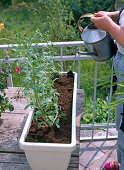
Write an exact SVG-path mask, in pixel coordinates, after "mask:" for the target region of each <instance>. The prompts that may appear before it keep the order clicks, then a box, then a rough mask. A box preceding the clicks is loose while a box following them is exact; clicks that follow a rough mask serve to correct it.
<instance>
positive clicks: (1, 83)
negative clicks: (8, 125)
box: [0, 61, 14, 115]
mask: <svg viewBox="0 0 124 170" xmlns="http://www.w3.org/2000/svg"><path fill="white" fill-rule="evenodd" d="M8 76H9V65H8V64H7V63H5V62H4V61H3V62H2V64H0V115H1V113H3V112H4V111H5V110H7V109H8V110H10V111H13V109H14V107H13V106H12V105H11V103H10V102H9V100H8V98H7V97H6V93H5V89H6V88H7V78H8Z"/></svg>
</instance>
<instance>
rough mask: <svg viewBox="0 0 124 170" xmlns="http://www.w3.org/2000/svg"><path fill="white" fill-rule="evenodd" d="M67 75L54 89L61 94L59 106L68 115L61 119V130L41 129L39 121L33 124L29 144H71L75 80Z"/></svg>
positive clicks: (58, 80)
mask: <svg viewBox="0 0 124 170" xmlns="http://www.w3.org/2000/svg"><path fill="white" fill-rule="evenodd" d="M70 76H71V75H70V74H67V76H66V75H64V76H62V77H60V78H59V79H57V80H56V81H55V83H54V88H55V89H56V90H57V91H58V93H59V94H60V96H59V101H58V105H59V106H61V113H66V114H67V116H65V117H61V118H60V123H59V125H60V128H57V127H56V126H52V127H47V128H46V127H40V128H38V121H41V120H38V121H35V122H32V125H31V127H30V130H29V133H28V135H27V138H26V141H27V142H43V143H66V144H67V143H71V120H72V97H73V85H74V78H73V76H71V77H70Z"/></svg>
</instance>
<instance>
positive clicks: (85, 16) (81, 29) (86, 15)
mask: <svg viewBox="0 0 124 170" xmlns="http://www.w3.org/2000/svg"><path fill="white" fill-rule="evenodd" d="M88 17H89V18H91V17H94V14H91V13H88V14H84V15H81V16H80V18H79V20H78V28H79V30H80V32H83V28H82V26H81V23H80V20H81V19H82V18H88Z"/></svg>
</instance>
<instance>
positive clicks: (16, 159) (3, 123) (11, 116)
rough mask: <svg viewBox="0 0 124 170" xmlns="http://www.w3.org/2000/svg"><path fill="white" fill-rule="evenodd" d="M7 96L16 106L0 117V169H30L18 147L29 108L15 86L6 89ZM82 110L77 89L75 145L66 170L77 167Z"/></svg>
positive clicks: (74, 169)
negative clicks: (27, 108) (26, 107)
mask: <svg viewBox="0 0 124 170" xmlns="http://www.w3.org/2000/svg"><path fill="white" fill-rule="evenodd" d="M7 94H8V97H9V98H10V100H11V101H12V103H13V104H14V105H15V106H16V109H15V110H14V111H13V112H8V111H6V112H5V113H4V114H2V116H1V119H0V170H31V168H30V166H29V164H28V162H27V159H26V157H25V154H24V151H23V150H22V149H20V148H19V139H20V136H21V133H22V130H23V127H24V124H25V122H26V119H27V115H28V112H29V110H24V108H25V106H26V101H25V98H24V96H23V95H22V94H20V96H21V97H20V98H18V95H17V88H13V87H10V88H9V89H8V91H7ZM82 111H83V90H78V91H77V118H76V125H77V127H76V132H77V147H76V150H75V151H73V152H72V155H71V160H70V164H69V167H68V170H78V169H79V140H80V119H81V116H82Z"/></svg>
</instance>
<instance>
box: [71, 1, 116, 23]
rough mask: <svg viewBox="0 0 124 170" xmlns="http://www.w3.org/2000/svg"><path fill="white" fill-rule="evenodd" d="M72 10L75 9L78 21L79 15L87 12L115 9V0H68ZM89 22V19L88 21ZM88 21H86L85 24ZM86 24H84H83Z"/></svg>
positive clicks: (75, 16) (74, 12)
mask: <svg viewBox="0 0 124 170" xmlns="http://www.w3.org/2000/svg"><path fill="white" fill-rule="evenodd" d="M68 1H69V5H70V8H71V9H70V10H72V11H73V14H74V18H75V21H76V23H77V21H78V19H79V17H80V16H81V15H83V14H86V13H94V12H98V11H111V10H114V3H115V0H104V1H103V0H87V1H84V0H68ZM87 22H88V21H87ZM86 25H87V23H85V26H86ZM83 26H84V25H83Z"/></svg>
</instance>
